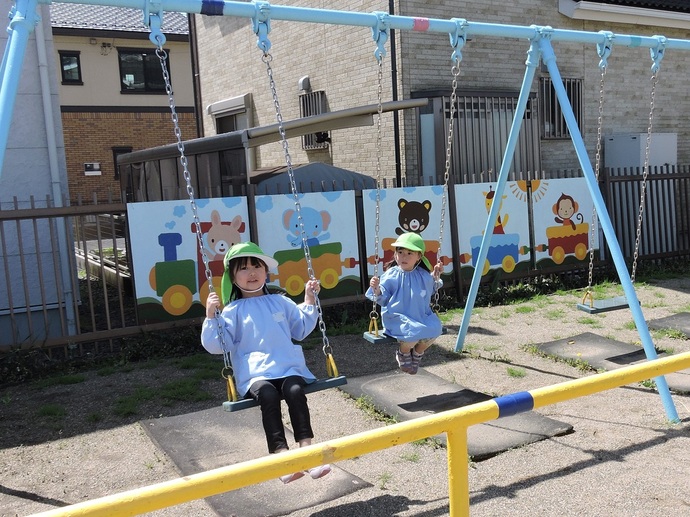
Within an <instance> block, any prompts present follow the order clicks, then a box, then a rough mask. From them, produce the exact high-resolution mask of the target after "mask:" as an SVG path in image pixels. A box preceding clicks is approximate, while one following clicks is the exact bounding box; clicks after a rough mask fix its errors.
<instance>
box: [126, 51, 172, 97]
mask: <svg viewBox="0 0 690 517" xmlns="http://www.w3.org/2000/svg"><path fill="white" fill-rule="evenodd" d="M117 53H118V58H119V61H120V92H121V93H165V81H164V79H163V71H162V70H161V62H160V59H159V58H158V56H157V55H156V52H155V51H152V50H144V49H132V48H126V49H123V48H120V49H118V51H117ZM165 66H166V67H167V68H168V72H170V63H169V61H168V57H166V58H165Z"/></svg>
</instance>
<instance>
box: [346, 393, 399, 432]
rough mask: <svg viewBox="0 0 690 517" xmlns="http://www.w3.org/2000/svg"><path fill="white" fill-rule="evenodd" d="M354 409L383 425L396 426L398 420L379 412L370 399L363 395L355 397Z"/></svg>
mask: <svg viewBox="0 0 690 517" xmlns="http://www.w3.org/2000/svg"><path fill="white" fill-rule="evenodd" d="M355 407H357V409H360V410H362V411H364V412H365V413H366V414H367V415H369V416H370V417H371V418H373V419H374V420H376V421H377V422H384V423H385V424H388V425H390V424H397V423H398V419H397V418H395V417H392V416H390V415H387V414H386V413H384V412H382V411H379V410H378V409H377V408H376V406H374V403H373V401H372V400H371V397H367V396H365V395H362V396H361V397H357V398H356V399H355Z"/></svg>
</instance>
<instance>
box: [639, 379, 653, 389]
mask: <svg viewBox="0 0 690 517" xmlns="http://www.w3.org/2000/svg"><path fill="white" fill-rule="evenodd" d="M640 384H641V385H642V386H644V387H645V388H649V389H652V390H655V389H656V382H654V379H645V380H644V381H640Z"/></svg>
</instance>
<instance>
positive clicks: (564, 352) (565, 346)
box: [537, 318, 690, 393]
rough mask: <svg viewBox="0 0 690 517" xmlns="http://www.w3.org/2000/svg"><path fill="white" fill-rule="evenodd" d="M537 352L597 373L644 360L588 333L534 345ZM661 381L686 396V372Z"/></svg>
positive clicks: (632, 349)
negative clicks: (583, 363) (577, 364)
mask: <svg viewBox="0 0 690 517" xmlns="http://www.w3.org/2000/svg"><path fill="white" fill-rule="evenodd" d="M662 319H666V318H662ZM650 327H651V325H650ZM663 328H669V327H668V326H665V327H663ZM537 348H538V349H539V350H541V351H542V352H543V353H544V354H546V355H549V356H553V357H560V358H561V359H572V360H581V361H584V362H586V363H587V364H589V365H590V366H592V367H593V368H596V369H597V370H607V371H608V370H615V369H616V368H621V367H623V366H628V365H632V364H638V363H641V362H643V361H646V360H647V355H646V354H645V351H644V349H643V348H642V347H640V346H636V345H633V344H631V343H623V342H621V341H616V340H615V339H609V338H605V337H602V336H599V335H597V334H594V333H592V332H585V333H583V334H578V335H576V336H572V337H567V338H562V339H557V340H555V341H549V342H547V343H542V344H540V345H537ZM665 355H667V354H664V353H660V354H658V356H659V357H664V356H665ZM665 377H666V382H667V383H668V387H669V389H671V390H673V391H675V392H679V393H687V392H690V370H681V371H679V372H675V373H671V374H668V375H666V376H665Z"/></svg>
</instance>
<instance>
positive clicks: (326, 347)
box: [261, 52, 332, 356]
mask: <svg viewBox="0 0 690 517" xmlns="http://www.w3.org/2000/svg"><path fill="white" fill-rule="evenodd" d="M261 60H262V61H263V62H264V64H265V65H266V74H267V75H268V82H269V85H270V88H271V94H272V96H273V106H274V108H275V111H276V120H277V121H278V132H279V133H280V140H281V143H282V145H283V152H284V153H285V164H286V165H287V172H288V177H289V178H290V189H291V191H292V197H293V200H294V203H295V211H296V212H297V221H298V222H299V228H300V232H301V234H302V247H303V248H304V258H305V260H306V262H307V275H308V276H309V279H310V280H316V276H315V274H314V267H313V265H312V260H311V253H310V251H309V244H308V243H307V232H306V230H305V229H304V220H303V219H302V204H301V203H300V201H299V193H298V191H297V184H296V182H295V173H294V171H293V169H292V158H291V157H290V150H289V148H288V141H287V136H286V134H285V126H284V125H283V115H282V113H281V108H280V102H278V92H277V89H276V83H275V80H274V79H273V68H272V67H271V61H273V56H272V55H271V54H269V53H268V52H264V54H263V56H262V58H261ZM314 302H315V305H316V310H317V312H318V316H319V330H320V331H321V340H322V342H323V347H322V349H323V353H324V355H326V356H328V355H329V354H331V353H332V347H331V345H330V343H329V341H328V336H327V335H326V323H325V322H324V321H323V311H322V309H321V301H320V300H319V295H318V293H316V292H315V293H314Z"/></svg>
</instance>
